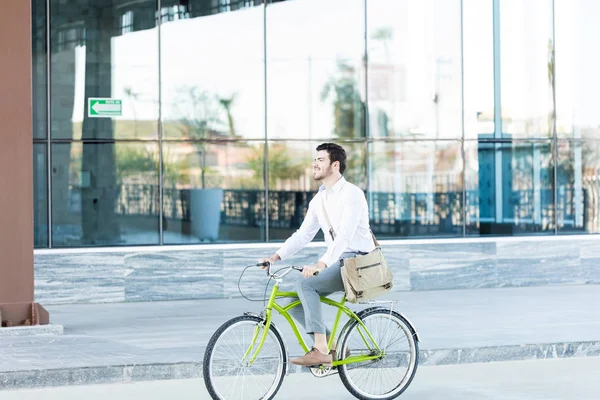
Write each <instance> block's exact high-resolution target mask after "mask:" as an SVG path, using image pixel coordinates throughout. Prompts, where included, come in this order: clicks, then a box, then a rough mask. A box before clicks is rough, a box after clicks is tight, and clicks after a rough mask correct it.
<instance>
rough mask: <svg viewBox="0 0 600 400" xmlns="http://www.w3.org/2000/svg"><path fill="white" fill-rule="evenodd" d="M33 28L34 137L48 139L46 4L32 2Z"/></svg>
mask: <svg viewBox="0 0 600 400" xmlns="http://www.w3.org/2000/svg"><path fill="white" fill-rule="evenodd" d="M31 15H32V19H31V28H32V48H31V50H32V74H31V78H32V89H33V93H32V94H33V98H32V100H33V104H32V105H33V107H32V111H33V137H34V139H46V138H47V129H46V121H47V105H48V99H47V95H48V86H47V85H48V81H47V79H46V70H47V61H48V60H47V57H46V55H47V53H46V24H47V21H46V2H45V1H44V0H33V1H32V2H31Z"/></svg>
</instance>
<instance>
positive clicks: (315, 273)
mask: <svg viewBox="0 0 600 400" xmlns="http://www.w3.org/2000/svg"><path fill="white" fill-rule="evenodd" d="M271 265H272V264H271V262H270V261H265V262H262V263H258V264H256V266H257V267H261V268H264V267H267V275H268V276H269V277H271V278H275V279H281V278H283V277H284V276H286V275H287V274H289V273H290V272H291V271H292V270H296V271H299V272H302V271H303V270H304V267H298V266H296V265H290V266H289V267H288V269H287V271H285V272H284V273H282V274H280V275H277V274H275V273H273V274H272V273H271ZM317 275H319V271H315V272H314V274H313V276H317Z"/></svg>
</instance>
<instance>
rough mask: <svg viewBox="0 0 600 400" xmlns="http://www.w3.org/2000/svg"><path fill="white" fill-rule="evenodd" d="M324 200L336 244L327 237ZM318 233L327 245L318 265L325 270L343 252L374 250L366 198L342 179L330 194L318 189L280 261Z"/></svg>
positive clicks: (281, 253)
mask: <svg viewBox="0 0 600 400" xmlns="http://www.w3.org/2000/svg"><path fill="white" fill-rule="evenodd" d="M323 200H324V203H325V207H326V208H327V215H328V216H329V221H330V222H331V224H332V225H333V230H334V231H335V240H333V239H332V238H331V235H330V234H329V225H328V223H327V220H326V219H325V215H324V213H323ZM319 229H321V230H322V231H323V233H324V235H325V243H326V244H327V251H326V252H325V254H324V255H323V256H322V257H321V258H320V259H319V261H322V262H323V263H325V265H327V266H330V265H332V264H334V263H336V262H337V261H339V259H340V256H341V255H342V254H343V253H344V252H347V251H352V252H358V251H361V252H370V251H373V250H374V249H375V244H374V242H373V237H372V236H371V230H370V228H369V210H368V207H367V199H365V194H364V193H363V191H362V190H360V188H358V187H357V186H356V185H353V184H352V183H350V182H348V181H346V179H344V177H342V178H341V179H340V180H339V181H337V182H336V183H335V185H333V187H332V188H331V189H329V190H327V189H326V188H325V185H322V186H321V187H320V188H319V192H318V193H317V194H316V195H315V197H313V199H312V200H311V201H310V203H309V205H308V212H307V213H306V217H305V218H304V221H302V225H301V226H300V228H298V230H297V231H296V232H295V233H294V234H293V235H292V236H290V238H289V239H288V240H286V241H285V243H284V244H283V246H282V247H281V248H280V249H279V250H278V251H277V254H279V257H280V258H281V259H282V260H285V259H286V258H288V257H290V256H292V255H294V254H296V253H297V252H298V251H299V250H300V249H302V248H303V247H304V246H306V245H307V244H308V243H310V242H311V241H312V240H313V238H314V237H315V235H316V234H317V232H318V231H319Z"/></svg>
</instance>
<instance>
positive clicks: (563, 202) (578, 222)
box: [68, 180, 600, 236]
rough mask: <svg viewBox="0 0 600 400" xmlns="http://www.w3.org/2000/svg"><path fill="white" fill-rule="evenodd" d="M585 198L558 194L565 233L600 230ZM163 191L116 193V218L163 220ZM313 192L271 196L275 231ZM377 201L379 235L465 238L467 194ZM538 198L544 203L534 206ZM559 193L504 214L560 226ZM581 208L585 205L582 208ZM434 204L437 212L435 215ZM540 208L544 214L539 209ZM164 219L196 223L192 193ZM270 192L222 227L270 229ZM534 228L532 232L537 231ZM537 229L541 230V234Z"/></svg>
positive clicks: (297, 215) (513, 205) (592, 197)
mask: <svg viewBox="0 0 600 400" xmlns="http://www.w3.org/2000/svg"><path fill="white" fill-rule="evenodd" d="M586 183H587V185H585V187H584V188H583V189H582V193H580V194H579V195H576V193H575V190H574V189H573V188H572V187H561V188H560V190H558V191H557V194H558V195H557V199H556V200H557V207H556V212H557V215H558V221H559V227H561V228H562V227H564V228H565V229H571V230H586V231H590V232H597V231H599V230H600V218H598V215H599V212H598V207H599V198H598V193H599V192H600V180H598V181H591V180H590V181H589V182H586ZM80 190H81V189H80V188H78V187H76V186H72V187H71V189H70V192H69V202H68V203H69V204H70V205H71V206H70V207H69V208H70V212H71V213H75V214H77V213H81V208H80V207H76V206H74V205H76V204H78V203H79V202H80ZM159 190H160V189H159V187H158V186H157V185H144V184H126V185H120V186H118V187H117V190H116V193H115V195H116V202H115V213H116V214H118V215H119V216H138V217H158V215H159V207H160V204H159V199H160V197H159ZM313 195H314V193H313V192H301V191H270V192H269V211H268V212H269V226H270V227H273V228H284V229H295V228H296V227H298V226H300V224H301V222H302V220H303V219H304V216H305V212H306V208H307V207H308V203H309V201H310V200H311V198H312V196H313ZM367 195H368V198H369V199H370V201H371V204H370V212H371V223H372V228H373V230H374V232H376V233H382V234H389V235H398V236H407V235H416V236H423V235H461V234H462V229H463V192H462V191H448V192H438V193H400V194H398V193H382V192H372V193H371V192H370V193H368V194H367ZM534 196H537V199H539V200H538V201H533V199H534ZM553 196H554V195H553V190H551V189H543V190H540V191H538V193H537V195H536V194H535V193H534V190H533V189H529V190H514V191H512V193H510V198H509V199H508V203H509V204H510V209H509V210H508V212H506V213H505V214H504V221H503V222H505V223H508V224H513V225H521V226H522V227H523V229H525V230H530V229H531V230H535V231H538V230H543V229H540V227H542V228H543V227H544V225H547V224H551V223H553V221H554V217H553V215H554V201H553ZM479 198H480V194H479V191H478V190H467V191H465V200H466V210H465V215H464V218H466V224H467V226H470V225H473V226H477V225H479V223H483V222H486V220H485V218H480V216H479V210H480V207H479ZM578 202H581V204H576V203H578ZM432 204H433V212H432V211H431V210H430V207H431V205H432ZM536 207H537V208H538V209H536ZM163 216H164V218H166V219H169V220H174V221H182V222H186V221H190V190H187V189H176V188H165V189H164V192H163ZM265 220H266V218H265V192H264V191H263V190H229V189H228V190H224V194H223V200H222V203H221V216H220V222H221V225H231V226H249V227H251V226H254V227H256V226H264V224H265ZM532 226H533V227H534V228H531V227H532ZM536 226H537V228H535V227H536Z"/></svg>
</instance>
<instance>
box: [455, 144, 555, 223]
mask: <svg viewBox="0 0 600 400" xmlns="http://www.w3.org/2000/svg"><path fill="white" fill-rule="evenodd" d="M550 143H551V142H550V141H537V142H534V141H503V142H498V141H496V142H494V141H484V140H480V141H465V163H466V171H465V191H466V204H467V209H466V227H467V235H522V234H532V233H547V234H551V233H553V230H554V212H553V209H554V182H553V176H554V172H553V169H552V165H551V159H552V150H551V144H550Z"/></svg>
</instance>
